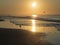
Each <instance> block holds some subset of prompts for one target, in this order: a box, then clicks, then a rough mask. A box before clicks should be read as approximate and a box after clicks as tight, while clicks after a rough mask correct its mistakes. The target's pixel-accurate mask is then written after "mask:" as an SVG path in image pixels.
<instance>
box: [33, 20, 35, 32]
mask: <svg viewBox="0 0 60 45" xmlns="http://www.w3.org/2000/svg"><path fill="white" fill-rule="evenodd" d="M32 32H36V25H35V20H32Z"/></svg>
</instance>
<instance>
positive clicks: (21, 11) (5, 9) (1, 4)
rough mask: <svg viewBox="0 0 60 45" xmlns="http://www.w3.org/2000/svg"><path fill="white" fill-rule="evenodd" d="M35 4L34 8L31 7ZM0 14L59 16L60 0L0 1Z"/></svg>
mask: <svg viewBox="0 0 60 45" xmlns="http://www.w3.org/2000/svg"><path fill="white" fill-rule="evenodd" d="M33 2H36V7H32V4H33ZM0 14H5V15H8V14H9V15H32V14H60V0H0Z"/></svg>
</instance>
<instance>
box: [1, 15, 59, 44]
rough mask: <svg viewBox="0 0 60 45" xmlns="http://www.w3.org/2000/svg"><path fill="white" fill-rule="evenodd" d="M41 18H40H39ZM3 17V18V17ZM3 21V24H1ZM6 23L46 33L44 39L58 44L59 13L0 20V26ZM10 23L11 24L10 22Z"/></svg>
mask: <svg viewBox="0 0 60 45" xmlns="http://www.w3.org/2000/svg"><path fill="white" fill-rule="evenodd" d="M40 18H42V20H41V19H40ZM4 19H5V18H4ZM3 22H4V23H5V25H4V26H3ZM7 23H9V25H11V26H10V27H11V28H13V27H12V24H13V25H15V26H17V27H15V28H16V29H18V28H20V29H25V30H27V31H31V32H33V33H36V32H42V33H46V35H47V36H46V38H45V39H46V40H47V41H48V42H50V43H52V44H54V45H60V15H53V16H51V15H49V16H39V19H27V18H26V19H25V18H12V19H11V18H10V19H5V21H2V22H0V27H2V28H10V27H7ZM10 23H11V24H10ZM9 25H8V26H9Z"/></svg>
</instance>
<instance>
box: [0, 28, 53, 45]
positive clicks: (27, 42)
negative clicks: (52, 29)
mask: <svg viewBox="0 0 60 45" xmlns="http://www.w3.org/2000/svg"><path fill="white" fill-rule="evenodd" d="M41 37H42V39H41ZM43 37H46V34H45V33H33V32H30V31H26V30H23V29H9V28H8V29H7V28H0V42H1V43H0V45H53V44H51V43H49V42H48V41H46V40H45V39H43Z"/></svg>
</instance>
